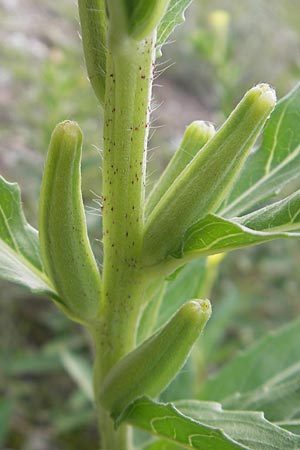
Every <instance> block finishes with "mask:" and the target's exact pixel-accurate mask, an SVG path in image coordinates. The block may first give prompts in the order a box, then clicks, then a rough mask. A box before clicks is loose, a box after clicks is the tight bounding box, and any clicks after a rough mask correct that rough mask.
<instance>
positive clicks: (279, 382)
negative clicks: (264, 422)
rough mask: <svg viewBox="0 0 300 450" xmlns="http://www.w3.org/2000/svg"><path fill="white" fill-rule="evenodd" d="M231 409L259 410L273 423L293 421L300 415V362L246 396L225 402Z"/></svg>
mask: <svg viewBox="0 0 300 450" xmlns="http://www.w3.org/2000/svg"><path fill="white" fill-rule="evenodd" d="M223 406H225V407H226V408H229V409H236V408H238V409H243V410H259V411H264V414H265V416H266V417H267V418H268V420H270V421H272V422H277V421H280V420H288V419H293V418H294V417H295V416H297V415H298V414H299V413H300V362H298V363H296V364H294V365H292V366H291V367H288V368H287V369H286V370H283V371H282V372H280V373H278V374H277V375H275V376H274V377H272V378H270V379H268V380H267V381H266V382H265V383H263V384H262V385H261V386H259V387H258V388H256V389H253V390H251V391H249V392H246V393H245V394H242V395H241V394H240V393H239V392H237V393H236V394H233V395H232V396H231V397H228V398H226V399H225V400H224V401H223Z"/></svg>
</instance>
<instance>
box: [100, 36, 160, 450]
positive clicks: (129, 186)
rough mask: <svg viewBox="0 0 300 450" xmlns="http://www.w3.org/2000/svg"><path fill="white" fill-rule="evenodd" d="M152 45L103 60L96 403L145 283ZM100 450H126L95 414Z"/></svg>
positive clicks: (127, 42) (123, 348)
mask: <svg viewBox="0 0 300 450" xmlns="http://www.w3.org/2000/svg"><path fill="white" fill-rule="evenodd" d="M153 49H154V40H153V37H152V36H151V37H150V38H149V39H147V40H145V41H142V42H137V41H134V40H132V39H129V38H128V37H126V38H124V40H123V41H122V42H118V44H117V45H114V48H113V51H111V52H108V54H107V76H106V95H105V114H104V156H103V247H104V266H103V291H102V304H101V311H100V314H99V316H100V319H99V326H98V328H97V330H94V333H93V334H94V339H95V347H96V362H95V372H94V385H95V395H96V401H97V396H98V391H99V388H100V385H101V383H102V381H103V379H104V377H105V376H106V374H107V372H108V371H109V370H110V369H111V367H112V366H113V365H114V364H115V363H116V362H117V361H118V360H119V359H120V358H121V357H122V356H124V355H125V354H126V353H128V352H129V351H130V350H132V348H133V347H134V346H135V338H136V328H137V323H138V318H139V313H140V308H141V304H142V301H143V292H144V290H145V286H146V284H147V280H146V279H145V277H143V275H142V271H141V268H140V253H141V247H142V237H143V221H144V196H145V169H146V145H147V137H148V128H149V122H148V121H149V110H150V106H149V105H150V98H151V85H152V70H153V54H154V50H153ZM99 420H100V427H101V437H102V448H103V450H127V449H129V448H130V442H129V438H128V430H127V429H126V426H124V425H123V426H121V427H120V428H119V429H118V430H117V431H115V430H114V429H113V425H112V420H111V419H110V418H109V417H108V415H107V414H106V413H105V412H104V411H103V410H101V408H100V409H99Z"/></svg>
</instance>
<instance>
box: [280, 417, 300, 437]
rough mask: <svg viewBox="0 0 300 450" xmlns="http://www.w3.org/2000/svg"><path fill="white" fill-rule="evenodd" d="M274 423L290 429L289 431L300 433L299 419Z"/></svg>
mask: <svg viewBox="0 0 300 450" xmlns="http://www.w3.org/2000/svg"><path fill="white" fill-rule="evenodd" d="M276 425H278V426H279V427H281V428H284V429H285V430H288V431H290V432H291V433H294V434H300V419H298V420H288V421H285V422H277V423H276Z"/></svg>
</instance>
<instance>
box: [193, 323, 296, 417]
mask: <svg viewBox="0 0 300 450" xmlns="http://www.w3.org/2000/svg"><path fill="white" fill-rule="evenodd" d="M299 341H300V321H299V320H297V321H295V322H293V323H291V324H289V325H288V326H286V327H284V328H282V329H280V330H279V331H277V332H276V333H272V334H270V335H268V336H267V337H264V338H263V339H261V340H260V341H259V342H258V343H256V344H255V345H254V346H252V347H251V348H250V349H249V350H247V351H245V352H243V353H241V354H239V355H238V356H237V357H235V358H234V359H233V360H232V361H231V362H229V363H228V364H227V365H226V366H224V368H222V369H221V370H220V371H219V372H218V373H217V374H216V375H214V376H213V377H212V378H210V379H208V380H207V381H206V383H205V384H204V386H203V390H202V391H201V399H204V400H215V401H219V402H221V403H222V404H224V405H226V407H229V406H230V405H233V406H234V407H235V408H236V407H238V408H242V407H244V406H245V407H247V404H245V401H247V402H248V404H249V407H250V406H251V401H252V402H253V404H255V407H260V406H261V407H265V408H266V410H267V414H268V415H269V417H270V418H272V420H276V421H278V420H285V419H286V418H290V417H291V416H294V415H295V414H296V413H297V410H299V376H300V375H299V364H300V346H299ZM266 389H267V391H266ZM268 390H270V396H268ZM276 390H278V393H276ZM263 391H265V392H263ZM258 394H259V395H261V400H260V399H259V395H258ZM272 395H274V397H273V400H274V403H273V405H272V398H271V397H272ZM239 398H240V400H241V404H240V403H239ZM259 401H261V404H260V405H259V403H258V402H259ZM281 407H282V409H281ZM283 416H286V417H283Z"/></svg>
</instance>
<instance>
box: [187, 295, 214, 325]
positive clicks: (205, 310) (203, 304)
mask: <svg viewBox="0 0 300 450" xmlns="http://www.w3.org/2000/svg"><path fill="white" fill-rule="evenodd" d="M182 308H183V310H184V311H185V312H186V313H187V314H190V315H191V317H190V318H191V320H195V321H196V322H198V321H199V319H200V321H201V323H204V324H205V323H206V322H207V321H208V320H209V318H210V316H211V304H210V301H209V300H207V299H206V300H199V299H193V300H190V301H189V302H187V303H186V304H185V305H183V307H182Z"/></svg>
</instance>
